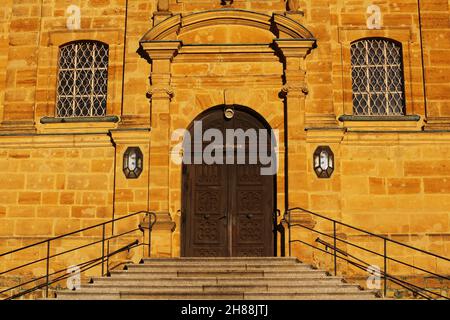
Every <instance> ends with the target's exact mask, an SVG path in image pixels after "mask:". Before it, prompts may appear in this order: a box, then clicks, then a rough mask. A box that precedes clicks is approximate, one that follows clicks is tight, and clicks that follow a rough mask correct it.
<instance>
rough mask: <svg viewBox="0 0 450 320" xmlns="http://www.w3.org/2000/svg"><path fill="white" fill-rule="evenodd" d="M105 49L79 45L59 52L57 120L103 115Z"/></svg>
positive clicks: (94, 43)
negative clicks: (58, 118)
mask: <svg viewBox="0 0 450 320" xmlns="http://www.w3.org/2000/svg"><path fill="white" fill-rule="evenodd" d="M108 56H109V49H108V45H107V44H104V43H101V42H97V41H78V42H73V43H69V44H66V45H64V46H62V47H61V48H60V53H59V71H58V96H57V106H56V116H57V117H60V118H70V117H101V116H105V115H106V98H107V89H108Z"/></svg>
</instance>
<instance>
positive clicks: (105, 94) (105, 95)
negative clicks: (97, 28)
mask: <svg viewBox="0 0 450 320" xmlns="http://www.w3.org/2000/svg"><path fill="white" fill-rule="evenodd" d="M90 43H92V44H94V48H93V50H92V55H93V56H94V54H96V53H98V51H99V49H98V48H97V47H96V45H101V46H102V47H104V48H105V49H106V51H107V61H106V67H104V68H96V67H95V57H93V61H92V64H91V65H90V66H89V68H88V70H87V71H90V72H92V74H91V77H92V79H91V83H90V85H89V93H88V96H89V97H88V98H89V99H90V105H89V115H76V109H77V105H76V103H77V102H76V101H77V97H81V96H82V95H80V94H79V93H77V86H76V81H77V77H76V75H77V74H79V73H80V72H81V71H86V70H83V69H85V68H83V67H82V68H78V67H77V62H76V61H77V60H76V59H77V56H76V53H75V61H74V62H73V68H72V69H73V70H72V71H73V74H74V77H73V81H74V84H73V92H72V94H69V95H66V96H68V97H69V98H70V97H71V98H72V101H71V104H72V115H69V116H62V115H61V114H60V110H59V108H58V107H59V106H58V105H59V102H60V97H61V96H62V94H61V93H60V91H59V90H60V76H61V70H63V71H70V69H62V68H61V59H62V58H61V54H62V50H63V48H64V47H68V46H75V52H77V50H78V49H79V46H80V45H83V44H90ZM109 60H110V53H109V45H108V43H105V42H103V41H99V40H91V39H83V40H75V41H69V42H66V43H63V44H61V45H60V46H59V52H58V61H57V64H58V71H57V78H56V81H57V85H56V101H55V118H60V119H69V118H97V117H98V118H101V117H106V115H107V114H108V89H109V88H108V84H109V68H110V61H109ZM98 70H103V71H105V70H106V89H105V90H106V91H105V92H102V93H101V94H96V93H95V90H94V88H95V84H94V83H93V82H92V81H95V80H94V74H95V72H96V71H98ZM98 96H101V97H102V99H104V107H102V111H103V112H102V114H101V115H98V114H95V115H94V114H93V110H94V101H93V99H94V98H96V97H98ZM81 113H83V112H81Z"/></svg>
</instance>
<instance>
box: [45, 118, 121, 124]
mask: <svg viewBox="0 0 450 320" xmlns="http://www.w3.org/2000/svg"><path fill="white" fill-rule="evenodd" d="M119 120H120V118H119V117H118V116H105V117H76V118H56V117H43V118H41V121H40V122H41V123H42V124H49V123H84V122H113V123H117V122H119Z"/></svg>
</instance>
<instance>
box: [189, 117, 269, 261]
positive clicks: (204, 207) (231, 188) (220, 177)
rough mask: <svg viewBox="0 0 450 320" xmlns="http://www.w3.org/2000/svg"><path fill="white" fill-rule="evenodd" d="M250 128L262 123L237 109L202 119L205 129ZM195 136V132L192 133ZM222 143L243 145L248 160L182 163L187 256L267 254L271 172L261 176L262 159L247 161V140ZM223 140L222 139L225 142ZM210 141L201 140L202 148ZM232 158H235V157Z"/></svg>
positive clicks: (262, 126)
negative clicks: (232, 113)
mask: <svg viewBox="0 0 450 320" xmlns="http://www.w3.org/2000/svg"><path fill="white" fill-rule="evenodd" d="M208 128H215V129H219V130H221V131H222V132H223V133H224V137H225V136H226V135H225V130H226V129H237V128H241V129H243V130H244V131H245V130H248V129H250V128H254V129H257V130H258V129H263V128H264V125H263V124H262V123H261V122H260V121H259V120H257V118H255V117H254V116H252V115H250V114H248V113H247V112H244V111H241V110H236V112H235V117H234V118H233V119H231V120H228V119H225V118H224V116H223V111H222V110H216V111H214V112H212V113H211V114H208V115H206V116H205V117H204V118H203V130H204V131H205V130H206V129H208ZM191 136H193V132H191ZM226 142H227V143H228V144H227V145H226V146H225V145H224V148H223V150H224V152H225V150H226V148H230V147H231V148H233V149H234V150H235V151H236V150H238V148H245V151H246V161H247V162H246V163H247V164H236V162H235V164H223V165H206V164H191V165H184V170H183V181H184V182H183V199H184V200H183V212H184V215H185V220H184V225H183V226H184V227H183V243H184V245H183V248H184V249H183V254H184V255H185V256H201V257H214V256H216V257H219V256H249V257H250V256H271V255H272V254H273V226H272V224H273V221H272V212H273V211H274V207H275V205H274V195H275V190H274V187H275V184H274V176H261V172H260V169H261V164H260V163H256V164H248V154H249V150H250V149H251V148H250V146H249V143H248V142H246V143H245V144H240V145H239V146H237V145H236V142H235V143H234V146H233V145H231V146H230V145H229V141H226ZM224 143H225V141H224ZM207 145H208V143H206V144H204V143H202V148H203V149H204V148H205V147H206V146H207ZM234 160H235V161H236V157H235V159H234Z"/></svg>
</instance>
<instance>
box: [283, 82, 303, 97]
mask: <svg viewBox="0 0 450 320" xmlns="http://www.w3.org/2000/svg"><path fill="white" fill-rule="evenodd" d="M300 92H301V93H303V94H304V95H307V94H308V93H309V89H308V87H307V85H306V84H305V83H301V84H298V85H291V84H285V85H284V86H283V87H282V88H281V92H280V95H281V96H283V97H285V96H288V95H289V93H300Z"/></svg>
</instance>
